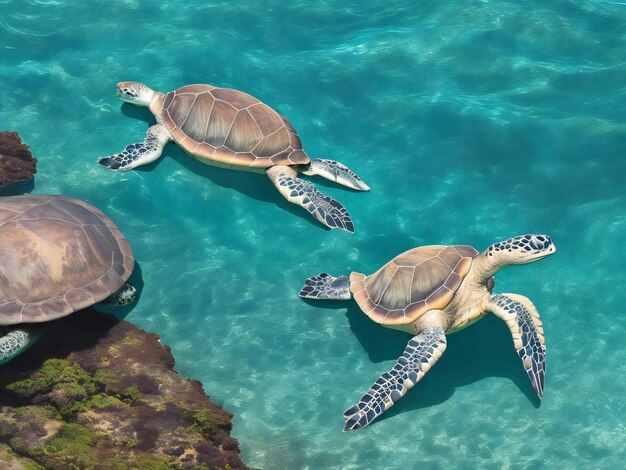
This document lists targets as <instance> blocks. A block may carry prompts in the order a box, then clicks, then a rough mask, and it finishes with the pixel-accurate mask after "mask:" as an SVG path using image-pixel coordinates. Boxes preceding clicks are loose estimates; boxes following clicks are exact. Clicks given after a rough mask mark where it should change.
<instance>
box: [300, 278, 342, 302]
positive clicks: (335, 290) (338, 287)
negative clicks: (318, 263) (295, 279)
mask: <svg viewBox="0 0 626 470" xmlns="http://www.w3.org/2000/svg"><path fill="white" fill-rule="evenodd" d="M300 297H302V298H304V299H336V300H350V298H351V297H352V294H351V293H350V279H348V276H339V277H333V276H331V275H330V274H328V273H320V274H318V275H317V276H311V277H310V278H308V279H307V280H306V281H304V287H303V288H302V290H301V291H300Z"/></svg>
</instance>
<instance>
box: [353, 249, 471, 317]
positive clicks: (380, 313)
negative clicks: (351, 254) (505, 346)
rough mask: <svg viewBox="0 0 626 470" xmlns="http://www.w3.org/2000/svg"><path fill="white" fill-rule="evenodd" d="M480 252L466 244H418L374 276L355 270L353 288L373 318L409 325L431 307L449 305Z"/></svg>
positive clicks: (367, 313)
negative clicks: (474, 258) (421, 245)
mask: <svg viewBox="0 0 626 470" xmlns="http://www.w3.org/2000/svg"><path fill="white" fill-rule="evenodd" d="M477 254H478V252H477V251H476V250H475V249H474V248H472V247H471V246H465V245H455V246H439V245H436V246H424V247H419V248H414V249H413V250H409V251H407V252H405V253H403V254H401V255H399V256H397V257H396V258H394V259H393V260H391V261H390V262H389V263H387V264H386V265H384V266H383V267H382V268H380V269H379V270H378V271H376V272H375V273H374V274H371V275H370V276H365V275H363V274H360V273H352V274H351V275H350V282H351V285H350V291H351V292H352V293H353V294H354V299H355V300H356V301H357V303H358V304H359V307H361V310H363V312H365V314H366V315H367V316H369V317H370V318H371V319H372V320H373V321H375V322H377V323H382V324H385V325H405V324H408V323H411V322H413V321H415V320H417V319H418V318H419V317H420V316H421V315H423V314H424V313H426V312H427V311H428V310H432V309H442V308H445V307H446V306H447V305H448V304H449V303H450V301H451V300H452V298H453V297H454V294H455V293H456V291H457V290H458V289H459V287H460V286H461V282H462V281H463V278H464V277H465V275H466V274H467V273H468V271H469V268H470V266H471V263H472V258H473V257H474V256H476V255H477Z"/></svg>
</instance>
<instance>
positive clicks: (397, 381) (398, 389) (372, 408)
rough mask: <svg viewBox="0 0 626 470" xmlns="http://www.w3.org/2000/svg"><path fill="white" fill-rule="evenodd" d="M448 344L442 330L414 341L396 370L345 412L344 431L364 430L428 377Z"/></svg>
mask: <svg viewBox="0 0 626 470" xmlns="http://www.w3.org/2000/svg"><path fill="white" fill-rule="evenodd" d="M446 344H447V343H446V335H445V333H444V331H443V329H442V328H440V327H434V328H430V329H428V330H424V331H422V332H421V333H420V334H418V335H417V336H414V337H413V338H411V340H410V341H409V344H407V346H406V348H405V350H404V353H403V354H402V356H400V357H399V358H398V361H397V362H396V364H395V365H394V366H393V369H391V370H390V371H389V372H385V373H384V374H383V375H381V376H380V377H379V378H378V380H377V381H376V382H375V383H374V385H372V387H371V388H370V389H369V391H368V392H367V393H366V394H365V395H363V397H361V399H360V400H359V402H358V403H357V404H356V405H354V406H352V407H350V408H348V409H347V410H346V411H345V412H344V413H343V419H344V420H345V426H344V428H343V430H344V431H352V430H354V429H359V428H363V427H365V426H367V425H369V424H371V423H372V421H374V420H375V419H376V418H378V417H379V416H380V415H381V414H383V413H384V412H385V411H387V410H388V409H389V408H391V407H392V406H393V405H394V404H395V403H396V402H397V401H398V400H400V398H402V397H403V396H404V395H405V394H406V392H407V391H408V390H409V389H410V388H412V387H413V386H414V385H415V384H416V383H417V382H419V381H420V379H421V378H422V377H424V375H426V372H428V371H429V370H430V368H431V367H432V366H433V365H434V364H435V362H437V360H438V359H439V358H440V357H441V355H442V354H443V352H444V351H445V350H446Z"/></svg>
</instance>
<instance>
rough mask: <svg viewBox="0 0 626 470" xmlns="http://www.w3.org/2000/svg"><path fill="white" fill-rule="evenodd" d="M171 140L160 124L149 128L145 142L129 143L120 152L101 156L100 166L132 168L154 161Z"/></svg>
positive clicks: (116, 168)
mask: <svg viewBox="0 0 626 470" xmlns="http://www.w3.org/2000/svg"><path fill="white" fill-rule="evenodd" d="M169 141H170V134H169V132H168V131H167V129H165V127H163V126H162V125H160V124H156V125H154V126H152V127H150V128H149V129H148V132H147V133H146V138H145V139H144V141H143V142H137V143H136V144H130V145H127V146H126V148H125V149H124V150H122V151H121V152H120V153H118V154H115V155H111V156H109V157H104V158H101V159H100V160H99V161H98V164H99V165H100V166H103V167H105V168H108V169H110V170H116V171H123V170H131V169H133V168H136V167H138V166H141V165H147V164H148V163H152V162H153V161H155V160H156V159H157V158H159V157H160V156H161V153H163V147H165V144H166V143H168V142H169Z"/></svg>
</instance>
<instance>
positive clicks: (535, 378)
mask: <svg viewBox="0 0 626 470" xmlns="http://www.w3.org/2000/svg"><path fill="white" fill-rule="evenodd" d="M487 310H489V311H491V312H493V313H494V314H495V315H496V316H497V317H499V318H501V319H502V320H504V321H505V322H506V324H507V326H508V327H509V330H511V334H512V336H513V344H514V345H515V349H516V350H517V355H518V356H519V357H520V359H521V360H522V364H523V365H524V369H525V370H526V373H527V374H528V378H529V379H530V382H531V383H532V386H533V388H534V389H535V391H536V392H537V396H538V397H539V399H540V400H541V398H542V397H543V386H544V380H545V376H546V344H545V340H544V337H543V327H542V326H541V320H540V319H539V313H538V312H537V309H536V308H535V306H534V305H533V303H532V302H531V301H530V299H528V298H527V297H524V296H523V295H517V294H498V295H493V296H491V298H490V299H489V302H488V303H487Z"/></svg>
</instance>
